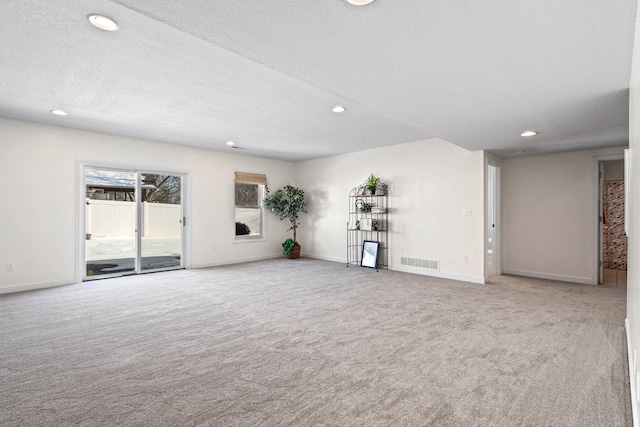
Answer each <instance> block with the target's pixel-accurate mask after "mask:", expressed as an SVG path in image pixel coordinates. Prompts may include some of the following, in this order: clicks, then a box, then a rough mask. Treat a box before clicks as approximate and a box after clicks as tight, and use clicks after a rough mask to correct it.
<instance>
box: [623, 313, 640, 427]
mask: <svg viewBox="0 0 640 427" xmlns="http://www.w3.org/2000/svg"><path fill="white" fill-rule="evenodd" d="M624 329H625V331H626V333H627V359H628V360H629V388H630V389H631V415H632V417H633V425H634V426H639V425H640V424H638V396H637V395H636V394H637V392H636V387H635V384H636V382H637V381H638V378H637V377H638V374H637V373H636V372H634V370H633V350H632V349H631V330H630V327H629V319H624Z"/></svg>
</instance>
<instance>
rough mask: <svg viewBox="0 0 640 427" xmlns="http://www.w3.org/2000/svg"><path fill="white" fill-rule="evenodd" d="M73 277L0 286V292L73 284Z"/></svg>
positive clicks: (10, 292) (74, 282)
mask: <svg viewBox="0 0 640 427" xmlns="http://www.w3.org/2000/svg"><path fill="white" fill-rule="evenodd" d="M76 283H77V282H76V281H75V280H73V279H70V280H58V281H56V282H40V283H23V284H21V285H8V286H0V294H12V293H14V292H25V291H34V290H36V289H47V288H57V287H58V286H68V285H74V284H76Z"/></svg>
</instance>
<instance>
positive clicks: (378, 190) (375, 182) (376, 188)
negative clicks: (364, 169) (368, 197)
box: [362, 174, 387, 195]
mask: <svg viewBox="0 0 640 427" xmlns="http://www.w3.org/2000/svg"><path fill="white" fill-rule="evenodd" d="M362 188H363V194H364V192H366V194H372V195H374V194H377V195H385V194H387V184H385V183H384V182H382V180H381V179H380V178H379V177H377V176H375V175H374V174H371V175H369V178H367V180H366V181H365V182H364V184H363V185H362Z"/></svg>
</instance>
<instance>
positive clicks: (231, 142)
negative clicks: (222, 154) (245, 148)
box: [227, 141, 236, 147]
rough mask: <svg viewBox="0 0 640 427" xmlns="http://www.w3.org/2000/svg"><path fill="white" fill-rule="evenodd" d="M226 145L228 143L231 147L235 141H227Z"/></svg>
mask: <svg viewBox="0 0 640 427" xmlns="http://www.w3.org/2000/svg"><path fill="white" fill-rule="evenodd" d="M227 145H228V146H229V147H233V146H234V145H236V143H235V142H233V141H227Z"/></svg>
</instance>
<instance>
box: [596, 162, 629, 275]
mask: <svg viewBox="0 0 640 427" xmlns="http://www.w3.org/2000/svg"><path fill="white" fill-rule="evenodd" d="M612 160H624V153H620V154H610V155H608V156H596V157H594V158H593V188H594V196H593V197H594V198H593V200H594V203H593V206H594V209H593V210H594V213H593V220H592V224H593V227H592V230H593V233H594V234H593V241H594V242H595V247H594V248H593V257H594V258H593V280H592V283H593V284H594V285H600V284H601V283H602V281H601V280H602V272H603V264H602V263H603V262H604V259H603V258H604V257H603V247H602V240H603V233H602V198H603V194H602V188H601V185H600V168H601V165H602V164H603V163H604V162H608V161H612ZM625 171H626V165H625ZM626 178H627V176H626V175H625V183H626ZM603 179H604V177H603ZM626 188H627V187H626V186H625V195H626ZM625 221H626V218H625Z"/></svg>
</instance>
